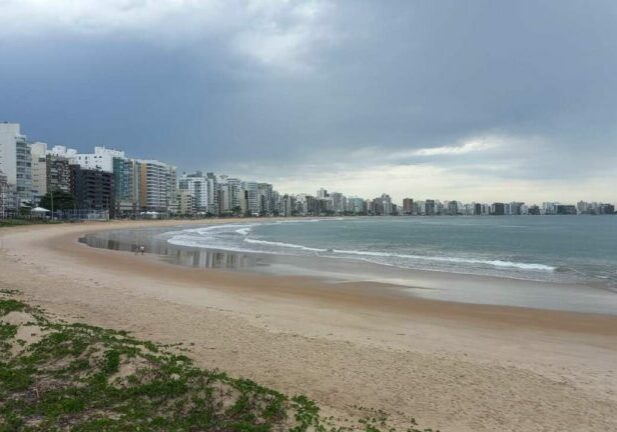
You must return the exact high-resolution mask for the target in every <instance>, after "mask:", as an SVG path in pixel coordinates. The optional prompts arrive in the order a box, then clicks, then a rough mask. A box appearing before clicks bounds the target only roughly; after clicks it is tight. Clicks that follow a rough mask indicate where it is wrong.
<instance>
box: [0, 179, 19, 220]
mask: <svg viewBox="0 0 617 432" xmlns="http://www.w3.org/2000/svg"><path fill="white" fill-rule="evenodd" d="M17 210H19V198H18V197H17V192H16V191H15V185H12V184H9V182H8V181H7V179H6V176H5V175H4V174H3V173H2V171H0V218H4V217H6V216H7V215H9V214H12V213H15V212H17Z"/></svg>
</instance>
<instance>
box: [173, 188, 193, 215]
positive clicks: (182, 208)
mask: <svg viewBox="0 0 617 432" xmlns="http://www.w3.org/2000/svg"><path fill="white" fill-rule="evenodd" d="M177 201H178V214H180V215H183V216H192V215H193V214H194V213H195V203H194V198H193V195H191V193H190V192H189V191H188V190H186V189H178V200H177Z"/></svg>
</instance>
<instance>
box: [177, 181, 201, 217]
mask: <svg viewBox="0 0 617 432" xmlns="http://www.w3.org/2000/svg"><path fill="white" fill-rule="evenodd" d="M178 189H180V190H181V191H187V192H188V193H189V194H191V196H192V197H193V208H194V209H195V212H197V213H206V212H207V211H208V186H207V181H206V178H205V177H204V176H203V174H202V172H201V171H197V172H195V173H194V174H182V177H181V178H180V180H179V181H178Z"/></svg>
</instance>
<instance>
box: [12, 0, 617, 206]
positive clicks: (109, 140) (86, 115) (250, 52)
mask: <svg viewBox="0 0 617 432" xmlns="http://www.w3.org/2000/svg"><path fill="white" fill-rule="evenodd" d="M0 120H9V121H15V122H19V123H21V124H22V129H23V131H24V133H26V134H28V136H29V137H30V138H31V139H37V140H42V141H46V142H48V143H49V144H51V145H55V144H64V145H68V146H71V147H75V148H77V149H79V150H81V151H88V150H90V149H91V148H92V147H93V146H94V145H105V146H108V147H114V148H120V149H124V150H126V152H127V153H128V154H129V155H130V156H134V157H142V158H153V159H160V160H162V161H166V162H170V163H174V164H176V165H177V166H178V167H179V171H189V170H194V169H202V170H206V171H215V172H217V173H228V174H231V175H236V176H241V177H243V178H246V179H256V180H259V181H271V182H274V183H275V185H276V186H277V188H278V189H279V190H281V191H282V192H314V191H315V190H316V189H317V188H318V187H321V186H324V187H327V188H328V189H330V190H339V191H342V192H345V193H348V194H357V195H361V196H366V197H372V196H375V195H377V194H380V193H381V192H383V191H386V192H389V193H391V195H393V197H395V198H396V199H398V200H400V199H402V198H403V197H404V196H411V197H415V198H418V199H425V198H439V199H460V200H469V201H471V200H486V201H492V200H525V201H528V202H531V201H543V200H561V201H574V200H579V199H588V200H605V201H613V202H614V201H617V2H615V1H614V0H607V1H601V0H592V1H589V2H583V1H566V0H553V1H548V0H547V1H493V0H486V1H459V0H453V1H447V0H439V1H433V0H426V1H395V0H390V1H379V0H374V1H361V0H354V1H336V2H327V1H306V2H295V1H273V0H255V1H239V0H204V1H197V0H192V1H191V0H184V1H183V0H107V1H103V0H100V1H95V0H80V1H69V0H56V1H54V0H0Z"/></svg>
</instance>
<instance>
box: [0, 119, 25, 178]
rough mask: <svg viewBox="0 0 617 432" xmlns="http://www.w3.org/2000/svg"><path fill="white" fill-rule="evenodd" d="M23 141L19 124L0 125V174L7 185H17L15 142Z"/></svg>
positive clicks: (5, 123)
mask: <svg viewBox="0 0 617 432" xmlns="http://www.w3.org/2000/svg"><path fill="white" fill-rule="evenodd" d="M23 139H25V137H24V136H23V135H22V134H21V130H20V126H19V123H7V122H4V123H0V172H2V173H3V175H4V177H5V179H6V182H7V183H8V184H12V185H16V184H17V141H18V140H23Z"/></svg>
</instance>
